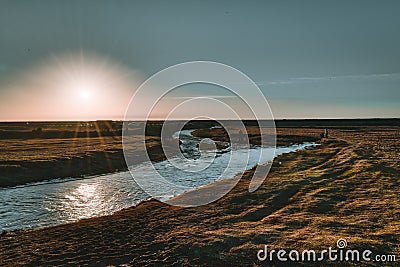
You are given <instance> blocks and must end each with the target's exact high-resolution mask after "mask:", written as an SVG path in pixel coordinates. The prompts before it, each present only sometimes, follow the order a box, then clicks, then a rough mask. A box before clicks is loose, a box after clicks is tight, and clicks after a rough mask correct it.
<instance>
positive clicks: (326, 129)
mask: <svg viewBox="0 0 400 267" xmlns="http://www.w3.org/2000/svg"><path fill="white" fill-rule="evenodd" d="M328 134H329V132H328V128H325V138H328Z"/></svg>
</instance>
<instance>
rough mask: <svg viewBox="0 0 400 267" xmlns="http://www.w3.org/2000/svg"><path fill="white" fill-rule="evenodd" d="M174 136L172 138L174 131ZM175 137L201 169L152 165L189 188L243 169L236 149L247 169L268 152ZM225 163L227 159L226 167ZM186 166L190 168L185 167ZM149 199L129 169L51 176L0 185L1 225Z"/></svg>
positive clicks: (19, 225)
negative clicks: (203, 146) (206, 147)
mask: <svg viewBox="0 0 400 267" xmlns="http://www.w3.org/2000/svg"><path fill="white" fill-rule="evenodd" d="M174 137H175V138H177V137H178V135H177V134H176V135H175V136H174ZM179 138H180V140H182V145H181V148H182V152H183V154H184V155H185V157H187V158H189V159H190V158H192V160H195V162H196V165H197V166H199V165H201V164H204V166H206V167H207V168H206V169H205V170H204V171H202V172H186V171H180V170H177V169H176V167H175V166H174V160H178V158H172V159H170V160H169V161H168V160H166V161H162V162H158V163H155V164H153V166H154V167H155V169H156V170H157V171H158V172H159V173H160V174H162V176H163V177H166V179H167V180H170V181H173V182H176V183H179V184H181V185H183V186H189V187H192V188H196V187H199V186H202V185H205V184H209V183H212V182H214V181H215V180H217V179H224V178H229V177H233V176H234V175H236V174H237V173H240V172H242V171H243V169H242V168H239V167H238V168H235V167H232V166H236V165H237V166H239V165H240V164H235V160H243V159H242V158H241V157H240V155H241V154H243V155H248V159H249V160H248V162H247V165H246V169H250V168H252V167H253V166H254V165H256V164H257V163H258V162H260V163H265V162H267V161H268V160H269V159H267V158H265V159H262V158H261V160H260V161H259V158H260V153H261V155H263V153H262V152H263V150H266V151H268V152H271V148H260V147H254V148H251V149H250V151H249V150H248V149H244V148H237V149H236V150H235V153H236V155H239V156H238V157H235V158H232V157H231V153H229V151H215V150H214V151H203V152H202V154H201V157H199V156H200V155H199V150H198V149H197V148H196V144H198V143H199V140H198V139H196V138H194V137H193V136H192V135H191V131H181V132H180V134H179ZM314 145H315V144H314V143H303V144H299V145H293V146H289V147H278V148H277V149H276V152H275V156H277V155H280V154H283V153H289V152H292V151H296V150H299V149H304V148H307V147H311V146H314ZM241 150H243V151H241ZM224 152H225V153H224ZM264 152H265V151H264ZM247 153H248V154H247ZM265 154H267V153H265ZM191 162H194V161H188V162H187V164H189V165H190V164H191ZM229 162H230V163H231V164H230V165H229V166H230V167H229V168H227V166H228V163H229ZM187 167H189V168H190V166H187ZM132 172H133V173H134V175H135V176H140V177H146V175H149V174H148V166H146V165H145V164H142V165H138V166H135V168H134V169H133V170H132ZM149 179H150V178H149ZM180 193H183V192H173V193H172V194H168V195H166V196H164V197H171V196H172V195H177V194H180ZM148 198H149V196H148V195H147V194H146V193H145V192H144V191H143V190H142V189H141V188H140V187H139V186H138V185H137V184H136V183H135V181H134V179H133V178H132V176H131V174H130V172H128V171H125V172H118V173H111V174H105V175H98V176H93V177H86V178H84V179H82V178H80V179H73V178H70V179H56V180H51V181H46V182H37V183H31V184H28V185H23V186H16V187H11V188H2V189H0V203H1V205H0V230H6V231H11V230H15V229H36V228H41V227H45V226H51V225H58V224H63V223H68V222H74V221H77V220H79V219H83V218H90V217H97V216H102V215H108V214H112V213H114V212H116V211H118V210H121V209H124V208H128V207H130V206H133V205H136V204H137V203H138V202H140V201H143V200H146V199H148Z"/></svg>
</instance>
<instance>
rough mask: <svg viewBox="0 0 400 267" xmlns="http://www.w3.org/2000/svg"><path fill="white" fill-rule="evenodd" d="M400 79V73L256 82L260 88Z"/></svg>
mask: <svg viewBox="0 0 400 267" xmlns="http://www.w3.org/2000/svg"><path fill="white" fill-rule="evenodd" d="M387 79H400V73H374V74H356V75H341V76H319V77H295V78H289V79H287V80H277V81H264V82H256V84H257V85H258V86H262V85H284V84H300V83H313V82H323V81H343V80H360V81H361V80H387Z"/></svg>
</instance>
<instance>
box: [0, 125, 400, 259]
mask: <svg viewBox="0 0 400 267" xmlns="http://www.w3.org/2000/svg"><path fill="white" fill-rule="evenodd" d="M278 131H281V132H282V133H287V131H288V130H285V129H278ZM290 131H292V133H293V135H299V134H301V133H302V132H303V131H310V132H313V131H320V130H318V129H316V130H315V129H309V130H307V129H297V130H296V129H290ZM331 136H332V137H331V138H329V139H325V140H323V141H322V143H321V145H320V146H317V147H315V148H313V149H310V150H304V151H300V152H297V153H290V154H285V155H282V156H280V157H279V158H278V159H277V160H276V161H275V163H274V164H273V166H272V170H271V172H270V174H269V175H268V177H267V179H266V180H265V181H264V183H263V185H262V186H261V187H260V188H259V189H258V190H257V191H256V192H254V193H249V192H248V190H247V189H248V184H249V180H250V178H251V175H252V170H250V171H247V172H245V173H244V175H243V178H242V179H241V180H240V182H239V183H238V185H237V186H236V187H235V188H234V190H232V191H231V192H230V193H229V194H228V195H226V196H225V197H223V198H222V199H220V200H219V201H217V202H214V203H211V204H209V205H206V206H201V207H197V208H178V207H172V206H168V205H166V204H163V203H159V202H157V201H154V200H153V201H148V202H145V203H142V204H141V205H139V206H137V207H134V208H130V209H127V210H123V211H120V212H117V213H116V214H114V215H111V216H106V217H101V218H93V219H87V220H82V221H80V222H77V223H73V224H68V225H61V226H56V227H50V228H44V229H40V230H35V231H17V232H12V233H7V234H5V235H3V236H2V237H0V264H2V265H5V266H15V265H20V264H21V265H22V264H26V265H31V266H37V265H57V266H67V265H82V266H84V265H90V266H106V265H112V266H118V265H121V264H126V265H125V266H153V265H164V266H176V265H187V264H190V265H208V266H263V265H274V266H279V265H281V264H280V263H279V262H275V263H269V264H268V263H261V262H259V261H258V260H257V258H256V252H257V251H258V250H259V249H261V248H263V245H264V244H267V245H269V246H271V248H272V247H274V248H277V249H281V248H282V249H297V250H302V249H314V250H317V251H318V250H322V249H327V248H328V247H330V246H331V247H335V246H336V240H337V239H339V238H346V239H347V241H348V247H349V248H351V249H361V250H362V249H370V250H371V251H373V252H374V253H379V254H395V255H396V256H397V259H398V260H399V258H400V248H399V240H400V198H399V192H400V180H399V179H400V176H399V169H400V165H399V164H400V161H399V148H400V145H399V129H398V128H382V129H353V130H346V129H344V130H343V129H342V130H340V129H336V130H332V131H331ZM278 162H281V164H278ZM299 264H300V263H296V264H294V265H299ZM306 264H307V265H309V263H306ZM321 264H322V265H325V266H327V265H332V266H352V265H365V266H369V265H371V266H372V265H374V263H373V262H358V263H357V264H356V263H349V262H339V263H338V262H322V263H319V264H318V265H321ZM386 264H387V265H391V264H390V263H385V264H384V265H386ZM284 265H288V263H286V264H284ZM378 265H382V264H378ZM392 265H393V266H396V263H392Z"/></svg>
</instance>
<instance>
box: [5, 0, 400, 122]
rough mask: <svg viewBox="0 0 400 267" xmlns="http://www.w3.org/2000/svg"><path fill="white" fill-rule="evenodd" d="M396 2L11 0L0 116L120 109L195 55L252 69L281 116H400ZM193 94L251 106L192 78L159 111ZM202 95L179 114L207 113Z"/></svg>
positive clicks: (108, 113)
mask: <svg viewBox="0 0 400 267" xmlns="http://www.w3.org/2000/svg"><path fill="white" fill-rule="evenodd" d="M399 11H400V2H399V1H368V0H360V1H354V0H348V1H341V0H336V1H333V0H332V1H324V0H318V1H317V0H316V1H306V0H304V1H85V0H83V1H40V0H38V1H5V0H3V1H1V2H0V121H21V120H22V121H24V120H89V119H123V118H124V115H125V111H126V110H127V109H128V107H129V103H130V100H131V97H132V96H133V95H134V93H135V91H136V90H137V88H138V87H139V86H140V85H141V84H142V83H143V82H144V81H145V80H146V79H148V78H149V77H151V76H152V75H154V74H155V73H157V72H159V71H161V70H163V69H164V68H167V67H169V66H172V65H175V64H179V63H183V62H187V61H196V60H201V61H213V62H219V63H223V64H227V65H229V66H232V67H234V68H236V69H238V70H240V71H241V72H243V73H244V74H246V75H247V76H248V77H250V78H251V79H252V80H253V81H254V82H255V83H256V84H257V85H258V86H259V88H260V90H261V91H262V93H263V94H264V96H265V98H266V99H267V100H268V103H269V105H270V107H271V109H272V113H273V116H274V117H275V118H277V119H283V118H286V119H290V118H377V117H391V118H393V117H400V101H399V100H400V88H399V87H400V31H399V26H400V16H398V13H399ZM155 91H157V90H155ZM148 93H149V94H150V95H151V93H152V92H151V90H150V92H148ZM251 94H253V92H251ZM193 96H195V97H199V96H209V97H210V96H211V97H215V98H216V99H219V100H220V101H221V102H224V103H225V104H226V105H228V106H231V107H233V108H234V109H235V110H241V111H242V112H239V113H241V115H242V116H244V117H246V116H247V115H246V114H247V112H248V110H247V111H244V109H245V108H242V106H243V105H244V104H243V101H242V102H241V100H240V98H239V97H237V96H236V98H235V95H232V93H230V92H229V91H228V90H226V89H222V88H218V87H217V86H212V85H208V86H207V85H196V84H193V85H190V86H189V85H188V86H184V87H182V88H179V89H177V90H175V91H174V92H172V93H171V95H170V96H167V97H165V98H164V99H162V101H160V103H158V104H157V106H156V108H155V111H154V114H153V115H154V118H163V117H165V116H166V115H167V114H168V113H169V112H170V111H171V109H173V108H174V106H176V105H179V103H180V102H179V101H178V100H177V99H180V100H181V102H182V101H183V100H185V99H188V98H190V97H193ZM153 97H155V98H156V97H157V96H153ZM253 98H254V102H253V101H250V102H249V103H247V104H248V105H249V106H250V107H251V105H252V103H257V99H256V98H257V94H256V93H254V94H253ZM142 101H144V102H145V101H152V100H151V99H143V100H142ZM200 102H201V101H200ZM200 102H199V104H196V103H194V104H193V106H192V107H191V110H185V112H183V113H180V114H177V117H182V118H183V117H185V116H189V117H190V116H195V115H196V114H199V115H200V113H201V109H204V107H205V106H207V105H204V103H201V104H200ZM135 108H136V107H134V108H133V110H135ZM212 108H214V105H212V104H210V109H212ZM266 108H267V107H266ZM136 109H137V110H138V112H139V113H140V109H141V107H140V105H139V106H138V107H137V108H136ZM212 111H213V112H212V113H213V114H215V116H216V117H218V116H220V117H224V116H225V115H224V114H223V112H221V113H219V112H220V111H219V108H217V107H215V110H212Z"/></svg>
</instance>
